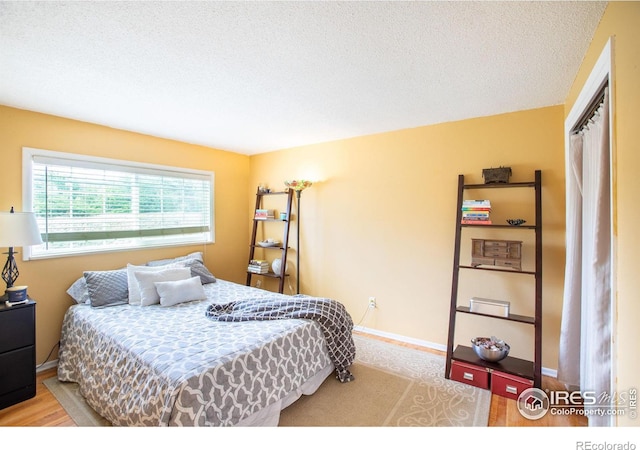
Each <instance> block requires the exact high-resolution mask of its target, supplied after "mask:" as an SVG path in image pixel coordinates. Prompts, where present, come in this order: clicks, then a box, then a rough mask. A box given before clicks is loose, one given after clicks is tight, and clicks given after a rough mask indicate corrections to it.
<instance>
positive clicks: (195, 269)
mask: <svg viewBox="0 0 640 450" xmlns="http://www.w3.org/2000/svg"><path fill="white" fill-rule="evenodd" d="M184 266H185V267H188V268H190V269H191V275H192V276H194V277H200V282H201V283H202V284H207V283H215V282H216V277H215V276H213V274H212V273H211V272H209V269H207V267H206V266H205V265H204V264H203V263H202V261H198V260H197V259H187V260H185V261H184Z"/></svg>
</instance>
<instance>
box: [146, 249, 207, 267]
mask: <svg viewBox="0 0 640 450" xmlns="http://www.w3.org/2000/svg"><path fill="white" fill-rule="evenodd" d="M190 259H195V260H197V261H200V262H201V263H204V259H202V252H194V253H190V254H188V255H185V256H178V257H176V258H168V259H157V260H155V261H149V262H148V263H147V266H164V265H166V264H171V263H176V262H184V261H186V260H190Z"/></svg>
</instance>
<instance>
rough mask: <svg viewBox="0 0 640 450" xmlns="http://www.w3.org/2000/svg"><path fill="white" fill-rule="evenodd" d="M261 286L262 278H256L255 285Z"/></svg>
mask: <svg viewBox="0 0 640 450" xmlns="http://www.w3.org/2000/svg"><path fill="white" fill-rule="evenodd" d="M260 286H262V280H256V287H257V288H259V287H260Z"/></svg>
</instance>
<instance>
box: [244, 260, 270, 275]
mask: <svg viewBox="0 0 640 450" xmlns="http://www.w3.org/2000/svg"><path fill="white" fill-rule="evenodd" d="M247 271H249V272H251V273H269V261H265V260H264V259H252V260H251V261H249V267H248V268H247Z"/></svg>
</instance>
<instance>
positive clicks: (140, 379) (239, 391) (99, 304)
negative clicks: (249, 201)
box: [57, 254, 355, 426]
mask: <svg viewBox="0 0 640 450" xmlns="http://www.w3.org/2000/svg"><path fill="white" fill-rule="evenodd" d="M198 258H199V259H198ZM194 260H195V262H196V264H197V266H196V265H193V261H194ZM154 263H156V264H154ZM185 263H186V266H185V265H184V264H185ZM146 266H147V267H150V268H151V267H153V269H148V270H147V269H144V268H143V267H144V266H131V265H127V268H126V269H125V268H123V269H120V270H114V271H101V272H85V273H84V275H83V277H81V278H79V279H78V280H77V281H76V282H75V283H74V285H73V286H71V287H70V288H69V290H68V291H67V292H69V294H70V295H71V296H72V297H73V298H74V299H75V300H76V301H77V304H75V305H72V306H71V307H70V308H69V309H68V311H67V312H66V314H65V317H64V319H63V325H62V331H61V340H60V351H59V359H58V372H57V373H58V379H59V380H60V381H62V382H75V383H78V385H79V390H80V393H81V394H82V396H83V397H84V398H85V400H86V401H87V403H88V404H89V405H90V406H91V407H92V408H93V409H95V410H96V412H98V413H99V414H100V415H102V416H103V417H104V418H106V419H107V420H109V421H110V422H111V423H112V424H113V425H116V426H250V425H251V426H257V425H260V426H275V425H277V424H278V420H279V415H280V411H281V410H282V409H284V408H286V407H287V406H289V405H290V404H291V403H293V402H294V401H295V400H297V399H298V398H299V397H300V396H302V395H311V394H313V393H314V392H315V390H317V389H318V387H319V386H320V385H321V384H322V382H323V381H324V380H325V379H326V378H327V377H329V376H330V375H332V374H333V375H336V378H340V373H341V371H339V370H338V369H337V368H338V367H341V368H342V369H341V370H342V374H343V375H344V372H345V371H346V372H347V374H348V366H349V364H351V362H353V359H354V357H355V346H354V344H353V339H352V336H351V331H352V328H353V322H352V321H351V318H350V317H349V316H348V313H346V311H343V312H342V313H340V314H338V315H339V316H340V318H339V321H337V320H336V317H334V316H335V315H336V314H335V313H336V311H342V309H341V308H343V307H342V306H341V304H340V303H339V302H335V301H334V300H329V299H318V298H316V297H308V296H287V295H283V294H278V293H273V292H269V291H265V290H261V289H256V288H253V287H248V286H244V285H239V284H236V283H233V282H229V281H225V280H220V279H216V278H215V277H214V276H213V275H212V274H211V273H210V272H208V270H207V269H206V268H205V267H204V265H203V264H202V261H201V256H199V255H198V254H196V255H195V258H194V255H193V254H191V255H187V256H186V257H183V258H175V259H172V260H163V261H159V262H150V263H148V264H147V265H146ZM132 267H134V268H135V267H137V269H132ZM185 268H186V271H187V272H188V273H189V276H188V277H187V276H185ZM180 270H182V272H181V273H182V275H181V277H178V276H177V275H173V276H172V277H173V278H176V279H175V280H174V279H173V278H172V277H171V276H170V277H168V278H167V275H166V274H167V273H169V272H172V273H174V272H175V273H177V272H179V271H180ZM132 274H133V275H132ZM141 274H143V275H141ZM143 280H146V282H145V283H143V282H142V281H143ZM149 280H155V281H153V282H152V284H149ZM187 280H188V283H191V284H190V285H189V286H187V284H186V283H187ZM196 280H197V282H196ZM135 281H138V282H139V284H138V285H137V287H135V288H134V287H133V285H132V283H135ZM150 286H151V287H153V288H155V297H154V298H155V302H154V301H151V302H150V300H149V299H150V298H152V297H153V296H152V295H151V294H150V293H152V289H150ZM134 294H135V295H134ZM147 294H148V295H147ZM185 298H186V300H184V299H185ZM137 299H139V301H140V303H136V300H137ZM176 299H178V300H180V301H176ZM309 301H311V302H313V304H314V305H315V304H317V302H326V301H329V302H331V305H332V308H334V307H335V308H337V309H334V310H332V314H331V315H332V317H328V318H327V319H326V320H325V321H324V322H323V320H322V319H321V320H317V319H316V318H311V319H310V318H306V317H312V315H305V314H306V313H304V312H303V313H301V312H300V311H301V310H300V308H298V306H297V305H299V304H300V303H301V302H302V304H307V305H308V304H309V303H308V302H309ZM305 302H307V303H305ZM253 305H257V306H256V307H253ZM265 305H280V307H278V308H271V309H270V308H269V307H267V308H265ZM282 305H285V306H286V307H285V308H282ZM237 307H240V308H241V309H244V311H242V312H240V313H239V314H235V315H234V313H233V310H234V309H237ZM265 311H267V312H268V314H264V312H265ZM274 311H279V312H278V313H277V314H274ZM283 311H284V312H283ZM247 312H250V314H247ZM327 321H328V322H327ZM327 324H328V325H327ZM336 349H338V351H336ZM337 354H339V355H338V356H336V355H337ZM349 380H350V378H347V379H344V378H340V379H339V380H334V381H335V382H336V383H338V382H339V381H349Z"/></svg>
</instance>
